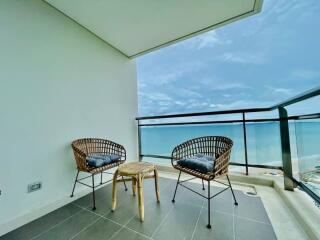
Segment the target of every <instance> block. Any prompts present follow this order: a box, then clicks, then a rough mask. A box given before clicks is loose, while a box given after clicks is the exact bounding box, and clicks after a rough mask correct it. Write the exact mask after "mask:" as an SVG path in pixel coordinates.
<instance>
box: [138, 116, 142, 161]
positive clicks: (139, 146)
mask: <svg viewBox="0 0 320 240" xmlns="http://www.w3.org/2000/svg"><path fill="white" fill-rule="evenodd" d="M138 157H139V162H141V161H142V153H141V126H140V120H138Z"/></svg>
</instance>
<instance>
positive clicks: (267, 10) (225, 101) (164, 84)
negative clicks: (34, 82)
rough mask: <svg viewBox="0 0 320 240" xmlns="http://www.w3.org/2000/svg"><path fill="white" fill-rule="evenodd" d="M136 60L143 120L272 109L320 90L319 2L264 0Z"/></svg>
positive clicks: (310, 0)
mask: <svg viewBox="0 0 320 240" xmlns="http://www.w3.org/2000/svg"><path fill="white" fill-rule="evenodd" d="M137 63H138V64H137V65H138V96H139V115H140V116H150V115H162V114H173V113H188V112H201V111H216V110H226V109H237V108H251V107H269V106H270V105H273V104H276V103H278V102H280V101H283V100H286V99H288V98H290V97H292V96H294V95H296V94H299V93H301V92H303V91H306V90H309V89H311V88H314V87H319V86H320V1H319V0H303V1H301V0H264V4H263V8H262V11H261V13H259V14H257V15H254V16H252V17H249V18H246V19H243V20H240V21H238V22H235V23H231V24H229V25H226V26H223V27H221V28H218V29H215V30H212V31H210V32H207V33H204V34H202V35H199V36H196V37H193V38H191V39H188V40H185V41H182V42H179V43H177V44H175V45H171V46H168V47H166V48H163V49H161V50H158V51H155V52H153V53H150V54H147V55H144V56H142V57H139V58H138V59H137ZM319 102H320V101H317V103H315V102H313V104H312V106H318V103H319ZM310 106H311V105H310Z"/></svg>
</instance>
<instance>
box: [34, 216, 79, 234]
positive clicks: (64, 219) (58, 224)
mask: <svg viewBox="0 0 320 240" xmlns="http://www.w3.org/2000/svg"><path fill="white" fill-rule="evenodd" d="M82 211H83V210H79V211H78V212H77V213H75V214H72V215H71V216H69V217H67V218H65V219H64V220H62V221H60V222H59V223H57V224H55V225H53V226H52V227H50V228H49V229H47V230H45V231H44V232H42V233H39V234H38V235H36V236H34V237H32V238H31V240H33V239H36V238H38V237H40V236H41V235H43V234H45V233H47V232H49V231H51V230H52V229H54V228H55V227H57V226H59V225H60V224H62V223H64V222H66V221H67V220H69V219H70V218H71V217H74V216H76V215H78V214H79V213H81V212H82Z"/></svg>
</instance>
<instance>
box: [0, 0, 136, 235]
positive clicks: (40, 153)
mask: <svg viewBox="0 0 320 240" xmlns="http://www.w3.org/2000/svg"><path fill="white" fill-rule="evenodd" d="M136 84H137V80H136V65H135V62H133V61H132V60H129V59H127V58H126V57H124V56H123V55H121V54H119V53H118V52H117V51H116V50H114V49H112V48H111V47H109V46H108V45H107V44H106V43H104V42H102V41H101V40H99V39H98V38H96V37H95V36H94V35H92V34H90V33H89V32H87V31H86V30H84V29H83V28H82V27H81V26H79V25H77V24H76V23H74V22H72V21H71V20H69V19H68V18H67V17H65V16H64V15H62V14H61V13H59V12H58V11H56V10H55V9H53V8H51V7H50V6H48V5H47V4H45V3H44V2H42V1H40V0H28V1H24V0H20V1H19V0H1V1H0V162H1V165H0V189H1V191H2V194H1V196H0V235H1V234H3V233H4V232H5V231H8V230H10V228H13V227H16V226H15V225H19V224H22V223H23V222H24V221H27V220H26V219H29V220H30V219H32V218H33V217H32V214H31V215H30V213H35V212H37V211H39V209H43V207H46V206H49V205H52V204H53V205H54V203H55V202H60V203H61V201H62V202H63V199H67V198H68V196H69V195H70V192H71V188H72V184H73V181H74V177H75V174H76V165H75V162H74V160H73V155H72V150H71V148H70V143H71V141H72V140H74V139H76V138H81V137H90V136H93V137H102V138H107V139H110V140H114V141H115V142H119V143H121V144H123V145H124V146H125V148H126V149H127V153H128V158H129V159H130V160H133V159H135V158H136V154H137V151H136V149H137V147H136V144H137V143H136V136H137V135H136V123H135V120H134V118H135V116H136V114H137V87H136ZM34 181H42V183H43V188H42V190H41V191H38V192H34V193H27V185H28V184H29V183H32V182H34ZM79 189H81V188H78V191H79ZM35 210H37V211H35ZM39 212H40V211H39ZM28 214H29V215H28ZM35 215H37V214H33V216H35ZM26 216H29V217H26ZM30 216H31V217H30ZM21 217H22V218H21ZM19 219H20V220H19ZM21 219H24V220H21Z"/></svg>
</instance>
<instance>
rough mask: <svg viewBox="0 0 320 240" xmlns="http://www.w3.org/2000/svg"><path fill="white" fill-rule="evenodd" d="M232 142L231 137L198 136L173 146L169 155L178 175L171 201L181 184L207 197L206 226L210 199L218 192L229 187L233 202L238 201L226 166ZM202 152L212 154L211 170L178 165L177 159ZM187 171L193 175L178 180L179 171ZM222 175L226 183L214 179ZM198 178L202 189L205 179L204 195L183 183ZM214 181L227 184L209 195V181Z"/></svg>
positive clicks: (209, 225) (209, 222)
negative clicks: (203, 170)
mask: <svg viewBox="0 0 320 240" xmlns="http://www.w3.org/2000/svg"><path fill="white" fill-rule="evenodd" d="M232 145H233V142H232V140H231V139H229V138H226V137H221V136H207V137H200V138H195V139H191V140H188V141H186V142H184V143H182V144H180V145H178V146H177V147H175V148H174V150H173V151H172V155H171V163H172V166H173V167H174V168H175V169H177V170H179V176H178V180H177V183H176V187H175V191H174V195H173V198H172V202H173V203H174V202H175V197H176V194H177V189H178V186H179V185H180V186H182V187H184V188H186V189H187V190H189V191H191V192H193V193H195V194H197V195H199V196H201V197H203V198H205V199H207V201H208V208H207V210H208V224H207V228H211V216H210V205H211V204H210V200H211V199H213V198H214V197H216V196H218V195H219V194H221V193H223V192H224V191H226V190H228V189H230V190H231V192H232V196H233V199H234V204H235V205H238V202H237V200H236V197H235V194H234V191H233V188H232V185H231V182H230V179H229V176H228V174H227V173H228V166H229V160H230V154H231V148H232ZM198 153H202V154H207V155H210V156H214V158H215V160H214V168H213V170H212V171H211V172H207V173H201V172H198V171H196V170H194V169H190V168H186V167H182V166H181V165H179V163H178V161H179V160H182V159H185V158H188V157H191V156H194V155H195V154H198ZM182 172H184V173H187V174H189V175H192V176H194V177H192V178H190V179H187V180H182V181H180V177H181V173H182ZM223 176H226V179H227V184H226V183H224V182H221V181H218V180H216V179H217V178H219V179H220V178H221V177H223ZM196 178H200V179H201V180H202V190H205V186H204V181H207V190H208V191H207V195H204V194H202V193H200V192H198V191H195V190H194V189H192V188H190V187H188V186H186V185H185V184H184V183H185V182H188V181H191V180H193V179H196ZM211 181H214V182H217V183H219V184H221V185H224V186H227V187H226V188H223V189H222V190H221V191H219V192H218V193H216V194H214V195H211V193H210V182H211Z"/></svg>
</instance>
